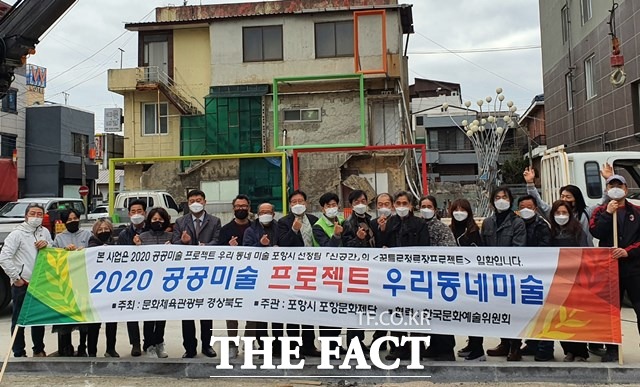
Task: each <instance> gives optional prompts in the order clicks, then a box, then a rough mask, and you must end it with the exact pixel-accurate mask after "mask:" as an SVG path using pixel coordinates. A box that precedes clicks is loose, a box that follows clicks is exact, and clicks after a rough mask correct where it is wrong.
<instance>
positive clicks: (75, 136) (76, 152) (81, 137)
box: [71, 132, 89, 157]
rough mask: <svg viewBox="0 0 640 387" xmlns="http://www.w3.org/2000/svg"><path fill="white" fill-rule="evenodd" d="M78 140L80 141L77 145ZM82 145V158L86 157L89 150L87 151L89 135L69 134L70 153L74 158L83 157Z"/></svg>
mask: <svg viewBox="0 0 640 387" xmlns="http://www.w3.org/2000/svg"><path fill="white" fill-rule="evenodd" d="M78 140H80V144H78ZM83 143H84V147H85V149H84V156H87V155H88V153H89V150H88V147H89V135H88V134H83V133H76V132H71V151H72V152H73V155H74V156H79V157H82V156H83V152H82V147H83ZM76 146H79V148H76Z"/></svg>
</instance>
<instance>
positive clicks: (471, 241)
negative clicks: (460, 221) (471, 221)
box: [453, 227, 483, 247]
mask: <svg viewBox="0 0 640 387" xmlns="http://www.w3.org/2000/svg"><path fill="white" fill-rule="evenodd" d="M453 237H454V238H455V239H456V244H457V245H458V246H461V247H468V246H476V247H477V246H483V243H482V237H481V236H480V230H478V229H477V228H476V229H475V230H473V231H471V232H468V229H467V228H465V229H463V230H461V229H457V228H455V227H454V229H453Z"/></svg>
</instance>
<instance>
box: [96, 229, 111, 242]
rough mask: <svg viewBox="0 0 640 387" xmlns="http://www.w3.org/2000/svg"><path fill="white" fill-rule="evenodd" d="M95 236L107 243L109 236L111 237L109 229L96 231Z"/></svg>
mask: <svg viewBox="0 0 640 387" xmlns="http://www.w3.org/2000/svg"><path fill="white" fill-rule="evenodd" d="M96 236H97V237H98V239H100V242H102V243H107V241H108V240H109V238H111V233H110V232H109V231H103V232H99V233H97V234H96Z"/></svg>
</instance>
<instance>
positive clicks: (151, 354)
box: [147, 345, 158, 359]
mask: <svg viewBox="0 0 640 387" xmlns="http://www.w3.org/2000/svg"><path fill="white" fill-rule="evenodd" d="M147 357H152V358H156V359H157V358H158V352H157V351H156V346H155V345H152V346H150V347H149V348H147Z"/></svg>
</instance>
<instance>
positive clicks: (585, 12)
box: [580, 0, 593, 24]
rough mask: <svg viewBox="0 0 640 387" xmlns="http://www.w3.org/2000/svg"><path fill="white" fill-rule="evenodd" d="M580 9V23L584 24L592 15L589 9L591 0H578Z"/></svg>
mask: <svg viewBox="0 0 640 387" xmlns="http://www.w3.org/2000/svg"><path fill="white" fill-rule="evenodd" d="M580 3H581V7H580V8H581V9H582V24H585V23H586V22H588V21H589V20H591V17H592V16H593V13H592V9H591V0H580Z"/></svg>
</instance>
